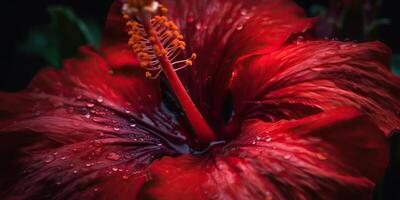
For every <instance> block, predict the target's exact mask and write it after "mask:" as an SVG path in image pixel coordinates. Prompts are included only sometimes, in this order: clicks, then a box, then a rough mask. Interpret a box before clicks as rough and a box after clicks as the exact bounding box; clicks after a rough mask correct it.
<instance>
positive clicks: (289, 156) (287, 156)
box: [283, 154, 292, 160]
mask: <svg viewBox="0 0 400 200" xmlns="http://www.w3.org/2000/svg"><path fill="white" fill-rule="evenodd" d="M291 157H292V156H291V155H290V154H287V155H285V156H284V157H283V158H284V159H286V160H289V159H290V158H291Z"/></svg>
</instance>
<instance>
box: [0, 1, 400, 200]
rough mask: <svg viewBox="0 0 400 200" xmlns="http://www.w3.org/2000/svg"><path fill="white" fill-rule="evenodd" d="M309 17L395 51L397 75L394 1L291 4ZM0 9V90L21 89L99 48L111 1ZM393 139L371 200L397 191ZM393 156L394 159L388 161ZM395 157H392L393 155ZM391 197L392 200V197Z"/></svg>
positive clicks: (339, 34) (326, 28) (399, 57)
mask: <svg viewBox="0 0 400 200" xmlns="http://www.w3.org/2000/svg"><path fill="white" fill-rule="evenodd" d="M296 2H297V3H298V4H299V5H301V6H302V7H303V8H304V9H305V11H306V12H307V14H308V15H309V16H319V17H320V19H321V21H320V23H319V24H318V27H317V28H316V32H315V35H317V36H318V37H321V38H329V39H338V40H350V41H358V42H363V41H374V40H380V41H383V42H384V43H386V44H387V45H389V46H390V47H391V48H392V49H393V52H394V57H393V58H394V59H393V64H392V68H393V71H394V72H395V73H397V74H400V40H399V36H400V29H398V27H400V22H399V20H400V14H399V13H400V11H396V10H395V9H394V8H396V1H395V0H296ZM2 3H3V6H2V7H1V8H2V9H1V10H2V11H1V12H0V14H1V18H0V19H1V25H2V28H1V34H2V35H1V37H0V38H1V43H0V44H1V47H2V48H3V50H2V52H3V53H1V54H2V55H1V60H0V62H1V72H0V91H9V92H14V91H18V90H21V89H23V88H24V87H25V86H26V85H27V84H28V83H29V81H30V80H31V79H32V77H33V76H34V74H36V72H37V71H38V70H39V69H40V68H42V67H45V66H50V65H51V66H55V67H57V66H58V67H59V66H60V64H61V63H60V62H61V60H62V59H63V58H66V57H72V56H74V53H75V52H76V48H77V46H79V45H82V44H92V45H94V46H96V45H98V39H99V35H100V32H101V27H102V26H103V25H104V22H105V18H106V14H107V10H108V8H109V6H110V5H111V3H112V0H34V1H29V0H6V1H3V2H2ZM399 138H400V136H399V135H397V136H396V135H395V136H394V137H392V143H393V145H392V149H394V150H393V151H392V161H391V163H392V164H391V166H390V167H389V170H388V172H387V175H386V178H385V179H384V180H383V181H382V183H381V184H379V187H377V188H378V189H377V191H378V194H377V197H376V199H393V197H390V196H388V195H386V196H384V195H382V194H383V193H385V194H394V193H396V192H397V187H399V186H400V182H399V179H397V178H395V176H396V175H398V174H399V173H398V172H397V171H398V170H399V168H398V167H399V166H400V164H399V163H400V162H399V160H400V159H398V158H400V156H399V154H398V153H397V154H396V153H393V152H400V151H398V149H400V148H398V146H399V145H396V144H399V143H400V139H399ZM393 155H394V156H393ZM396 155H397V156H396ZM397 197H398V198H399V199H400V197H399V196H397ZM394 198H396V197H394Z"/></svg>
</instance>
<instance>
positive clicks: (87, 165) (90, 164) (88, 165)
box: [85, 163, 93, 167]
mask: <svg viewBox="0 0 400 200" xmlns="http://www.w3.org/2000/svg"><path fill="white" fill-rule="evenodd" d="M85 166H86V167H91V166H93V164H92V163H86V165H85Z"/></svg>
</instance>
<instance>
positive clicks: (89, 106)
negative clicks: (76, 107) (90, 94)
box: [86, 103, 94, 108]
mask: <svg viewBox="0 0 400 200" xmlns="http://www.w3.org/2000/svg"><path fill="white" fill-rule="evenodd" d="M86 106H87V107H88V108H93V107H94V103H87V104H86Z"/></svg>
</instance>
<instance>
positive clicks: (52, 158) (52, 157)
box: [44, 155, 54, 163]
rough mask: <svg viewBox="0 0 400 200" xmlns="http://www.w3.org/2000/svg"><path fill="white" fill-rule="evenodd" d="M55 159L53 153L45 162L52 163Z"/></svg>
mask: <svg viewBox="0 0 400 200" xmlns="http://www.w3.org/2000/svg"><path fill="white" fill-rule="evenodd" d="M53 161H54V156H53V155H48V156H46V160H45V161H44V162H45V163H51V162H53Z"/></svg>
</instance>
